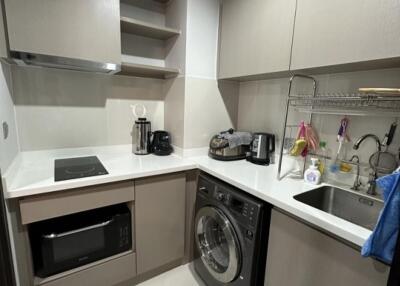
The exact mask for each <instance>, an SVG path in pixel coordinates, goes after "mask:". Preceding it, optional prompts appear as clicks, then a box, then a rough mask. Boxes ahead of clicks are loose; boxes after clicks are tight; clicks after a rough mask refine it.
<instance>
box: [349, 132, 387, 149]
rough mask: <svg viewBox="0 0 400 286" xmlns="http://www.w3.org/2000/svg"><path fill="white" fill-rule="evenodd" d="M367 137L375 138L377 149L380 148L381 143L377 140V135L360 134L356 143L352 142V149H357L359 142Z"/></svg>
mask: <svg viewBox="0 0 400 286" xmlns="http://www.w3.org/2000/svg"><path fill="white" fill-rule="evenodd" d="M367 138H372V139H374V140H375V142H376V146H377V147H378V151H381V150H382V143H381V140H379V137H378V136H376V135H374V134H366V135H363V136H361V137H360V138H358V139H357V141H356V143H354V146H353V149H354V150H358V148H360V145H361V143H362V142H363V141H364V140H365V139H367Z"/></svg>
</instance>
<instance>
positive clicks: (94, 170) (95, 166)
mask: <svg viewBox="0 0 400 286" xmlns="http://www.w3.org/2000/svg"><path fill="white" fill-rule="evenodd" d="M54 166H55V168H54V180H55V181H56V182H58V181H64V180H71V179H78V178H84V177H92V176H100V175H107V174H108V172H107V170H106V168H104V166H103V164H102V163H101V162H100V160H99V158H97V157H96V156H89V157H77V158H67V159H57V160H54Z"/></svg>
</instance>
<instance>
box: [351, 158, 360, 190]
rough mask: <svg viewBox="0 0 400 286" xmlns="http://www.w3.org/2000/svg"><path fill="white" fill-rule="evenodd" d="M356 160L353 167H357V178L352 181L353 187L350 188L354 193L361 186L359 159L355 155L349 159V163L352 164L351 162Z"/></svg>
mask: <svg viewBox="0 0 400 286" xmlns="http://www.w3.org/2000/svg"><path fill="white" fill-rule="evenodd" d="M354 159H355V160H356V161H355V163H354V165H356V166H357V176H356V179H355V180H354V184H353V187H351V189H352V190H354V191H358V190H359V187H360V186H361V182H360V157H358V156H357V155H353V156H352V157H351V159H350V160H349V162H353V160H354Z"/></svg>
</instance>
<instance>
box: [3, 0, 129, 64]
mask: <svg viewBox="0 0 400 286" xmlns="http://www.w3.org/2000/svg"><path fill="white" fill-rule="evenodd" d="M5 8H6V16H7V25H8V36H9V44H10V50H11V51H18V52H26V53H33V54H43V55H50V56H59V57H66V58H73V59H80V60H90V61H95V62H101V63H114V64H120V63H121V33H120V13H119V0H84V1H82V0H56V1H54V0H35V1H31V0H5Z"/></svg>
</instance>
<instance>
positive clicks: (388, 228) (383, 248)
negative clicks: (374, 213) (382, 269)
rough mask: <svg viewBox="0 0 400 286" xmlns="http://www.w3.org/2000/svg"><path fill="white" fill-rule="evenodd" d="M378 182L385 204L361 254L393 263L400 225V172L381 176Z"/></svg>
mask: <svg viewBox="0 0 400 286" xmlns="http://www.w3.org/2000/svg"><path fill="white" fill-rule="evenodd" d="M377 184H378V186H379V187H380V188H381V189H382V190H383V199H384V201H385V205H384V206H383V209H382V211H381V213H380V215H379V219H378V223H377V225H376V226H375V229H374V231H373V232H372V234H371V236H370V237H369V238H368V239H367V241H366V242H365V244H364V245H363V248H362V250H361V254H362V256H365V257H367V256H371V257H375V258H377V259H379V260H381V261H383V262H385V263H387V264H391V263H392V259H393V255H394V252H395V249H396V242H397V235H398V233H399V226H400V173H393V174H391V175H387V176H384V177H381V178H379V179H378V180H377Z"/></svg>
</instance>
